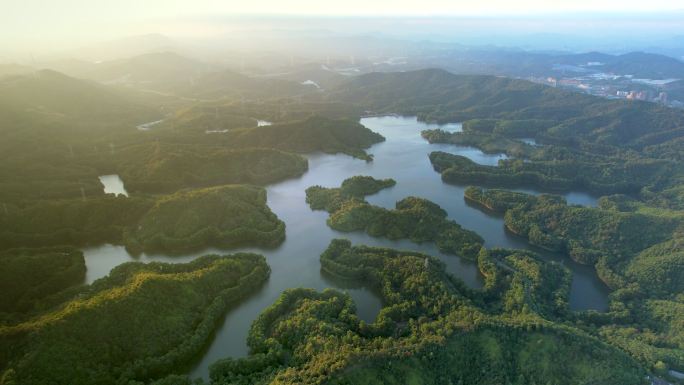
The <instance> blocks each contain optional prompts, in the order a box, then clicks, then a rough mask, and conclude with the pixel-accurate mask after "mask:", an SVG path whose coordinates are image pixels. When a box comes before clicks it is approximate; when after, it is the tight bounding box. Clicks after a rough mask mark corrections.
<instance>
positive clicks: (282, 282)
mask: <svg viewBox="0 0 684 385" xmlns="http://www.w3.org/2000/svg"><path fill="white" fill-rule="evenodd" d="M361 123H362V124H363V125H365V126H366V127H368V128H369V129H371V130H373V131H375V132H378V133H380V134H381V135H383V136H384V137H385V138H386V139H387V140H386V141H385V142H382V143H378V144H376V145H374V146H373V147H371V148H370V149H369V150H368V152H369V153H371V154H373V155H374V161H373V162H368V163H367V162H365V161H363V160H359V159H354V158H351V157H349V156H346V155H341V154H340V155H330V154H311V155H309V156H308V159H309V170H308V171H307V172H306V173H305V174H304V175H303V176H301V177H300V178H297V179H290V180H286V181H284V182H280V183H276V184H273V185H270V186H267V192H268V205H269V207H270V208H271V210H273V212H275V213H276V214H277V215H278V217H279V218H280V219H281V220H283V221H284V222H285V224H286V226H287V227H286V233H287V238H286V240H285V242H284V243H283V244H281V245H280V246H279V247H278V248H276V249H271V250H263V249H256V248H245V249H238V250H230V251H226V250H216V249H207V250H202V251H201V252H197V253H192V254H188V255H182V256H166V255H160V254H142V255H140V256H139V257H133V256H131V255H129V254H128V253H127V252H126V250H125V249H124V248H123V247H122V246H113V245H103V246H99V247H93V248H88V249H85V250H84V255H85V258H86V264H87V267H88V271H87V280H88V282H92V281H93V280H95V279H97V278H100V277H102V276H104V275H106V274H108V273H109V271H110V270H111V268H113V267H115V266H117V265H118V264H121V263H124V262H127V261H133V260H139V261H142V262H148V261H164V262H187V261H189V260H192V259H193V258H196V257H197V256H199V255H204V254H208V253H219V254H228V253H232V252H236V251H252V252H256V253H260V254H263V255H265V256H266V258H267V262H268V264H269V265H270V267H271V271H272V272H271V277H270V279H269V280H268V281H267V282H266V284H265V285H264V286H263V288H262V289H261V290H260V291H258V292H257V293H255V294H253V295H252V296H250V297H249V298H246V299H245V300H244V301H242V302H241V303H240V304H238V305H236V306H234V307H233V308H232V309H231V310H230V311H229V312H228V313H227V315H226V317H225V319H224V320H223V323H222V325H220V326H219V327H218V328H217V330H216V333H215V336H214V338H213V340H212V342H211V343H210V344H209V346H208V347H207V350H206V351H205V352H204V354H203V355H202V357H200V358H199V359H198V361H197V363H196V365H195V366H194V367H193V368H192V369H191V370H190V375H191V376H192V377H204V378H207V377H208V368H209V365H211V364H212V363H214V362H215V361H216V360H218V359H221V358H225V357H242V356H246V355H247V354H248V349H247V345H246V338H247V333H248V331H249V327H250V325H251V323H252V322H253V321H254V320H255V319H256V317H257V316H258V315H259V314H260V313H261V312H262V311H263V310H264V309H265V308H266V307H268V306H270V305H271V304H272V303H273V302H274V301H275V300H276V299H277V298H278V296H279V295H280V294H281V293H282V291H283V290H286V289H288V288H292V287H309V288H313V289H316V290H323V289H325V288H329V287H332V288H337V289H339V290H342V291H346V292H348V293H349V294H350V296H351V297H352V298H353V299H354V302H355V304H356V307H357V312H358V314H359V316H360V318H361V319H363V320H365V321H366V322H372V321H373V320H374V318H375V316H376V315H377V313H378V312H379V310H380V308H381V307H382V303H381V301H380V299H379V297H378V296H377V295H376V294H375V293H373V291H372V290H370V289H369V288H366V287H363V286H362V285H358V284H355V283H351V282H343V281H340V280H339V279H335V278H334V277H330V276H328V275H326V274H322V273H321V270H320V263H319V256H320V254H321V253H322V252H323V251H324V250H325V248H326V247H327V246H328V244H329V243H330V240H331V239H334V238H347V239H350V240H351V241H352V243H353V244H366V245H370V246H381V247H391V248H395V249H404V250H414V251H419V252H423V253H426V254H430V255H434V256H436V257H439V258H440V259H441V260H442V261H444V263H445V264H446V266H447V271H448V272H450V273H451V274H453V275H455V276H457V277H459V278H461V279H462V280H463V281H464V282H465V283H466V284H467V285H468V286H470V287H473V288H479V287H481V286H482V283H483V282H482V277H481V276H480V274H479V272H478V270H477V266H476V264H475V263H474V262H470V261H465V260H462V259H460V258H459V257H456V256H449V255H444V254H442V253H440V252H439V251H438V250H437V248H436V247H435V246H434V244H431V243H429V244H427V243H426V244H415V243H413V242H410V241H407V240H398V241H391V240H387V239H383V238H373V237H370V236H368V235H366V234H365V233H340V232H337V231H335V230H332V229H330V228H329V227H328V226H327V225H326V218H327V217H328V214H327V213H326V212H323V211H312V210H311V209H310V208H309V207H308V205H307V204H306V201H305V193H304V191H305V189H306V188H307V187H310V186H313V185H322V186H325V187H338V186H339V185H340V183H341V182H342V181H343V180H344V179H346V178H349V177H351V176H354V175H370V176H373V177H375V178H393V179H395V180H396V181H397V185H396V186H394V187H392V188H389V189H385V190H383V191H381V192H379V193H378V194H375V195H372V196H369V197H367V200H368V201H369V202H371V203H372V204H375V205H379V206H382V207H387V208H393V207H394V204H395V202H396V201H398V200H401V199H403V198H405V197H407V196H411V195H415V196H419V197H423V198H427V199H430V200H432V201H434V202H435V203H437V204H439V205H440V206H441V207H442V208H444V209H445V210H446V211H447V212H448V214H449V217H450V218H451V219H453V220H455V221H457V222H458V223H459V224H460V225H461V226H463V227H465V228H467V229H470V230H474V231H476V232H477V233H478V234H480V235H481V236H482V237H483V238H484V239H485V241H486V242H485V246H487V247H497V246H498V247H510V248H522V249H532V248H531V247H530V246H529V245H528V243H527V242H526V241H524V240H522V239H520V238H518V237H516V236H514V235H511V234H508V233H507V232H506V231H505V229H504V225H503V218H501V217H498V216H495V215H491V214H488V213H484V212H482V211H480V210H478V209H476V208H474V207H472V206H469V205H468V204H467V203H466V201H465V200H464V198H463V191H464V189H465V186H455V185H449V184H445V183H443V182H442V180H441V178H440V175H439V174H438V173H437V172H435V171H434V170H433V168H432V165H431V164H430V160H429V158H428V154H429V153H430V152H432V151H444V152H449V153H453V154H459V155H463V156H467V157H468V158H470V159H472V160H473V161H475V162H477V163H480V164H489V165H496V163H497V162H498V160H499V159H502V158H504V157H505V156H503V155H490V154H484V153H482V152H481V151H479V150H477V149H473V148H468V147H461V146H455V145H449V144H429V143H428V142H427V141H425V140H424V139H423V138H422V137H421V135H420V132H421V131H422V130H425V129H431V128H441V129H444V130H447V131H452V132H453V131H457V130H460V128H461V127H460V125H459V124H449V125H446V126H436V125H428V124H425V123H421V122H418V121H417V120H416V118H415V117H413V118H411V117H399V116H385V117H368V118H363V119H362V120H361ZM526 192H531V193H535V194H537V193H539V192H537V191H534V190H527V191H526ZM565 197H566V199H567V200H568V202H569V203H575V204H583V205H595V204H596V197H592V196H591V195H588V194H584V193H581V192H574V193H569V194H566V195H565ZM535 251H538V252H540V255H542V256H543V257H545V258H548V259H554V260H559V261H561V262H562V263H565V265H566V266H568V267H569V268H570V270H571V271H572V273H573V281H572V290H571V295H570V307H571V308H572V309H573V310H583V309H596V310H604V309H605V308H606V307H607V294H608V290H607V288H606V287H605V285H603V283H602V282H601V281H600V280H599V279H598V278H597V277H596V274H595V272H594V271H593V269H592V268H591V267H588V266H582V265H579V264H577V263H574V262H573V261H571V260H570V259H569V258H565V257H562V256H557V255H549V254H548V253H546V252H544V251H540V250H535Z"/></svg>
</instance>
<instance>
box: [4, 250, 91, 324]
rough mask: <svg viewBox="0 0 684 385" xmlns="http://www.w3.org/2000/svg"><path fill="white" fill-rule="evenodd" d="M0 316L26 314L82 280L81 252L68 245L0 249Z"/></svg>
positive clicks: (82, 264) (83, 277) (84, 269)
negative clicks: (48, 298) (38, 304)
mask: <svg viewBox="0 0 684 385" xmlns="http://www.w3.org/2000/svg"><path fill="white" fill-rule="evenodd" d="M0 265H1V266H2V269H0V292H2V293H3V295H2V298H0V319H2V322H0V323H7V322H9V321H6V320H5V319H7V318H9V317H10V316H12V313H28V312H29V311H31V310H34V309H35V307H36V303H37V302H38V301H40V300H42V299H45V298H46V297H48V296H50V295H53V294H55V293H58V292H60V291H62V290H64V289H67V288H69V287H72V286H75V285H79V284H81V283H82V282H83V281H84V280H85V272H86V267H85V261H84V259H83V254H82V253H81V252H80V251H78V250H76V249H72V248H67V247H56V248H31V249H12V250H7V251H3V252H0Z"/></svg>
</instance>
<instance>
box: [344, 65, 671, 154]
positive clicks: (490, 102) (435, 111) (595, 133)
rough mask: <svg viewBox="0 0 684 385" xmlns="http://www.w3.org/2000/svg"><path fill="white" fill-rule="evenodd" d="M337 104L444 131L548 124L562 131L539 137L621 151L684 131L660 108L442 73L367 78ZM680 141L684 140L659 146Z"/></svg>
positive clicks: (354, 82) (350, 85) (352, 83)
mask: <svg viewBox="0 0 684 385" xmlns="http://www.w3.org/2000/svg"><path fill="white" fill-rule="evenodd" d="M330 98H332V99H333V100H336V101H342V102H354V103H358V104H361V105H364V106H366V109H368V110H369V112H373V113H383V112H385V113H389V112H391V113H400V114H406V115H418V117H419V118H420V119H422V120H426V121H434V122H440V123H445V122H463V121H466V120H470V119H484V118H489V119H504V120H513V121H516V120H529V119H541V120H547V121H552V122H553V123H555V124H551V125H548V126H547V127H545V128H544V129H540V130H539V131H540V132H538V133H543V134H546V135H548V136H551V137H555V138H562V139H566V140H570V139H572V140H575V139H586V140H590V141H592V142H598V143H602V144H606V145H614V146H624V145H628V146H629V145H632V146H638V145H640V142H639V140H640V139H643V138H644V137H647V136H653V134H654V133H666V132H667V133H670V132H671V131H672V130H676V129H678V128H681V127H684V113H682V112H681V111H679V110H674V109H669V108H666V107H662V106H658V105H656V104H653V103H646V102H638V101H637V102H629V101H619V100H607V99H604V98H600V97H596V96H590V95H583V94H579V93H575V92H570V91H565V90H561V89H557V88H552V87H547V86H543V85H539V84H535V83H531V82H528V81H525V80H516V79H508V78H503V77H494V76H474V75H454V74H452V73H449V72H447V71H444V70H439V69H426V70H418V71H411V72H397V73H370V74H366V75H361V76H358V77H355V78H353V79H351V80H349V81H348V82H346V83H345V84H343V85H340V86H339V87H337V88H335V89H333V90H331V91H330ZM672 135H675V136H682V135H684V132H681V130H680V131H678V132H674V133H672V134H671V135H667V137H666V138H665V137H664V138H660V139H659V140H655V141H656V142H657V143H661V142H662V141H664V140H669V139H671V138H672ZM657 143H653V144H657Z"/></svg>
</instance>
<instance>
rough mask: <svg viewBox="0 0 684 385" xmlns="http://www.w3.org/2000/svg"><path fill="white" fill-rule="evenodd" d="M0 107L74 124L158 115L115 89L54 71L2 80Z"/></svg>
mask: <svg viewBox="0 0 684 385" xmlns="http://www.w3.org/2000/svg"><path fill="white" fill-rule="evenodd" d="M0 106H2V107H3V108H5V109H9V110H16V111H19V112H30V113H32V114H33V115H36V116H37V115H42V116H50V117H54V118H58V119H68V120H74V121H88V120H96V121H103V122H106V121H108V120H112V121H117V122H120V121H129V120H130V121H137V122H141V120H139V119H144V118H146V117H151V116H154V115H155V113H154V111H152V110H151V109H149V108H147V107H141V106H138V105H136V104H134V103H132V102H130V101H128V99H127V98H126V97H124V95H122V94H120V93H119V92H117V91H115V90H113V89H110V88H108V87H105V86H102V85H100V84H97V83H95V82H92V81H87V80H81V79H75V78H72V77H69V76H67V75H64V74H61V73H59V72H56V71H52V70H41V71H37V72H33V73H31V74H29V75H17V76H9V77H5V78H2V79H0ZM142 121H144V120H142Z"/></svg>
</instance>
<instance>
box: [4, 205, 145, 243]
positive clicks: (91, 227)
mask: <svg viewBox="0 0 684 385" xmlns="http://www.w3.org/2000/svg"><path fill="white" fill-rule="evenodd" d="M153 204H154V201H153V200H152V199H148V198H140V197H128V198H126V197H123V196H121V195H120V196H116V197H115V196H113V195H109V196H102V197H97V198H88V199H86V200H82V199H64V200H51V201H47V200H45V201H42V200H41V201H35V202H31V203H28V204H26V205H24V206H18V205H10V204H5V210H0V249H6V248H12V247H40V246H54V245H84V244H97V243H104V242H113V243H120V242H121V241H122V239H123V238H122V234H123V231H124V229H125V228H126V227H130V226H135V225H136V224H137V223H138V221H139V220H140V219H141V218H142V216H143V215H144V214H145V213H146V212H147V211H148V210H149V209H150V208H151V207H152V205H153Z"/></svg>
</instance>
